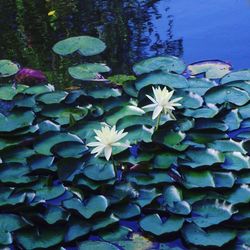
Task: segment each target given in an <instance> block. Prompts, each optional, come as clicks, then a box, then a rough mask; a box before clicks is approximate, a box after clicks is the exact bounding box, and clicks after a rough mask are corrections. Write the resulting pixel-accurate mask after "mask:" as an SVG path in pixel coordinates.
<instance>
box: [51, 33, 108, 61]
mask: <svg viewBox="0 0 250 250" xmlns="http://www.w3.org/2000/svg"><path fill="white" fill-rule="evenodd" d="M105 48H106V45H105V43H104V42H102V41H101V40H100V39H98V38H95V37H90V36H76V37H70V38H67V39H64V40H62V41H59V42H57V43H56V44H55V45H54V46H53V48H52V49H53V51H54V52H55V53H57V54H59V55H61V56H66V55H70V54H72V53H74V52H76V51H77V52H78V53H80V54H81V55H83V56H93V55H97V54H99V53H101V52H103V51H104V50H105Z"/></svg>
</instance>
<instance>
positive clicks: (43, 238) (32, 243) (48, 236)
mask: <svg viewBox="0 0 250 250" xmlns="http://www.w3.org/2000/svg"><path fill="white" fill-rule="evenodd" d="M64 233H65V229H64V227H52V226H50V227H47V228H43V229H37V228H30V229H27V230H25V231H24V230H23V231H20V232H18V233H16V238H17V241H18V242H19V244H21V245H22V246H23V248H24V249H30V250H32V249H37V248H42V249H47V248H49V247H52V246H55V245H57V244H59V243H60V242H61V241H63V238H64Z"/></svg>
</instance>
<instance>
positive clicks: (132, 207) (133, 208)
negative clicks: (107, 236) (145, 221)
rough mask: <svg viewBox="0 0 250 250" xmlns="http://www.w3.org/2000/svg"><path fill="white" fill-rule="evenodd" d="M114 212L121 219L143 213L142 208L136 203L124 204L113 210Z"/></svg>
mask: <svg viewBox="0 0 250 250" xmlns="http://www.w3.org/2000/svg"><path fill="white" fill-rule="evenodd" d="M113 213H114V214H115V215H116V216H117V217H118V218H120V219H124V220H125V219H130V218H133V217H135V216H138V215H140V214H141V209H140V207H139V206H138V205H136V204H133V203H131V204H128V205H126V206H124V205H122V206H119V207H118V208H116V209H114V210H113Z"/></svg>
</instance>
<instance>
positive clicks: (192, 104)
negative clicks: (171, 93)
mask: <svg viewBox="0 0 250 250" xmlns="http://www.w3.org/2000/svg"><path fill="white" fill-rule="evenodd" d="M177 93H178V97H180V96H183V98H182V99H181V100H180V101H179V103H180V104H181V105H182V107H183V108H191V109H197V108H200V107H201V106H202V104H203V99H202V98H201V96H199V95H198V94H195V93H193V92H188V93H186V92H184V91H178V92H177Z"/></svg>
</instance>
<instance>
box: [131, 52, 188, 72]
mask: <svg viewBox="0 0 250 250" xmlns="http://www.w3.org/2000/svg"><path fill="white" fill-rule="evenodd" d="M185 68H186V65H185V64H184V63H183V62H182V61H181V60H180V59H179V58H177V57H174V56H158V57H153V58H149V59H146V60H143V61H140V62H139V63H136V64H135V65H134V66H133V71H134V72H135V73H136V74H137V75H141V74H145V73H150V72H152V71H156V70H161V71H165V72H175V73H177V74H181V73H182V72H183V71H184V70H185Z"/></svg>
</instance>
